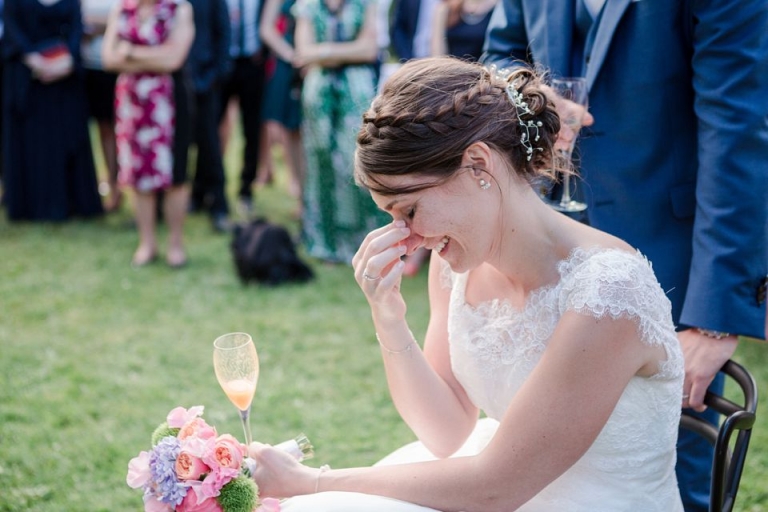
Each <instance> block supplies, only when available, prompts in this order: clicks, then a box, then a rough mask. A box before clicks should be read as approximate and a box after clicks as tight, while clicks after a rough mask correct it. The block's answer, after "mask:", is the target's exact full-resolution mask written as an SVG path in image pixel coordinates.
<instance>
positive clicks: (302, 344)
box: [0, 145, 768, 512]
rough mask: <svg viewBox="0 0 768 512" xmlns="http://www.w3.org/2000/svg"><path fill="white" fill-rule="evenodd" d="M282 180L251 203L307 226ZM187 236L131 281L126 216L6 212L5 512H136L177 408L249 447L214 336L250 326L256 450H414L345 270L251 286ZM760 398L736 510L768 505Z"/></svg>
mask: <svg viewBox="0 0 768 512" xmlns="http://www.w3.org/2000/svg"><path fill="white" fill-rule="evenodd" d="M237 148H238V146H237V145H234V146H233V148H232V151H230V154H229V156H228V167H229V169H230V171H231V170H233V169H235V168H236V166H235V165H234V164H233V159H234V158H235V157H233V156H232V154H233V153H234V151H235V150H236V149H237ZM234 181H235V180H233V179H230V185H231V187H230V188H231V190H230V192H231V193H233V192H234V188H233V187H234ZM285 181H286V179H285V173H284V172H281V173H280V174H278V179H277V181H276V183H275V184H274V185H273V186H272V187H269V188H266V189H264V190H261V191H259V192H258V194H257V201H256V205H257V210H258V211H257V213H260V214H265V215H268V216H269V217H270V218H272V219H273V220H276V221H278V222H281V223H284V224H286V225H288V226H289V227H290V228H291V230H292V231H293V232H296V230H297V225H296V222H295V221H293V220H291V212H292V211H293V209H294V206H295V203H294V202H293V200H292V199H290V198H289V197H288V195H287V193H286V192H285V189H286V186H285ZM160 231H161V234H162V235H163V236H164V234H165V228H164V227H161V228H160ZM186 235H187V244H188V251H189V258H190V265H189V266H188V267H187V268H185V269H183V270H171V269H169V268H167V266H166V265H165V264H164V263H157V264H155V265H151V266H148V267H145V268H142V269H139V270H134V269H132V268H131V267H130V265H129V261H130V257H131V254H132V252H133V250H134V248H135V244H136V233H135V230H134V228H133V227H131V225H130V213H129V209H128V208H127V207H126V208H124V209H123V211H122V212H121V213H118V214H115V215H111V216H109V217H108V218H106V219H103V220H98V221H89V222H84V221H73V222H69V223H66V224H62V225H51V224H26V223H23V224H13V225H11V224H9V223H8V222H7V221H6V220H5V216H4V215H3V216H2V220H0V351H1V352H0V354H1V355H0V512H11V511H13V512H17V511H51V512H54V511H55V512H60V511H72V512H75V511H77V512H90V511H110V512H115V511H140V510H142V505H141V493H140V492H139V491H136V490H132V489H129V488H128V487H127V485H126V483H125V476H126V470H127V464H128V461H129V460H130V458H131V457H133V456H135V455H136V454H138V452H139V451H140V450H144V449H147V448H148V447H149V439H150V434H151V432H152V430H153V429H154V428H155V426H156V425H157V424H158V423H160V422H161V421H163V419H164V418H165V415H166V414H167V412H168V411H169V410H170V409H171V408H173V407H175V406H177V405H184V406H186V407H189V406H192V405H198V404H201V405H205V406H206V418H207V419H208V420H209V422H210V423H212V424H215V425H216V426H217V428H218V430H219V432H230V433H233V434H235V435H237V436H241V427H240V423H239V419H238V415H237V412H236V411H235V409H234V408H233V406H232V405H231V404H230V403H229V402H228V401H227V399H226V398H225V396H224V394H223V393H222V391H221V390H220V389H219V386H218V384H217V382H216V378H215V376H214V373H213V367H212V342H213V340H214V338H216V337H217V336H218V335H220V334H222V333H225V332H231V331H245V332H249V333H251V334H252V335H253V338H254V340H255V342H256V346H257V348H258V350H259V354H260V358H261V377H260V382H259V387H258V390H257V394H256V398H255V400H254V404H253V410H252V420H251V424H252V429H253V434H254V438H255V439H257V440H262V441H265V442H269V443H277V442H280V441H282V440H284V439H286V438H288V437H291V436H292V435H294V434H297V433H299V432H305V433H306V434H307V435H308V436H309V437H310V439H311V440H312V441H313V442H314V445H315V450H316V454H317V456H316V458H315V459H314V460H312V461H310V464H312V465H320V464H323V463H328V464H330V465H331V466H334V467H341V466H346V465H365V464H370V463H372V462H374V461H376V460H377V459H378V458H380V457H381V456H383V455H385V454H386V453H387V452H389V451H390V450H392V449H394V448H395V447H397V446H399V445H400V444H402V443H404V442H407V441H410V440H411V439H412V435H411V434H410V432H409V431H408V430H407V428H406V427H405V426H404V425H403V424H402V422H401V421H400V420H399V417H398V416H397V413H396V411H395V410H394V408H393V406H392V405H391V403H390V401H389V397H388V394H387V390H386V386H385V382H384V374H383V371H382V368H381V363H380V354H379V349H378V346H377V343H376V340H375V337H374V334H373V329H372V326H371V320H370V313H369V310H368V308H367V306H366V303H365V300H364V298H363V295H362V293H361V292H360V291H359V289H358V288H357V286H356V284H355V282H354V279H353V277H352V272H351V269H350V268H349V267H347V266H339V265H337V266H328V265H323V264H318V263H317V262H314V261H311V263H312V265H313V268H314V270H315V272H316V274H317V277H316V279H315V280H314V281H313V282H311V283H309V284H306V285H296V286H285V287H278V288H265V287H259V286H250V287H243V286H242V285H241V284H240V283H239V281H238V279H237V277H236V274H235V271H234V267H233V265H232V259H231V255H230V252H229V237H228V236H222V235H217V234H214V233H213V232H212V230H211V227H210V225H209V223H208V221H207V219H206V218H205V217H201V216H192V217H190V219H189V221H188V223H187V226H186ZM425 285H426V275H425V273H424V272H422V274H421V275H419V276H417V277H415V278H410V279H406V280H405V281H404V283H403V293H404V294H405V296H406V298H407V299H408V302H409V310H408V315H409V319H410V322H411V325H412V328H413V331H414V333H415V334H416V336H417V338H419V339H421V338H423V333H424V330H425V328H426V321H427V312H428V308H427V303H426V290H425ZM766 354H767V352H766V348H765V347H764V346H763V345H762V344H759V343H757V342H753V341H748V340H746V341H744V342H742V343H741V346H740V348H739V350H738V353H737V359H738V360H740V361H742V362H743V363H745V364H746V366H747V367H748V368H749V369H750V370H752V372H753V373H754V374H755V376H756V378H757V380H758V382H759V383H760V387H761V389H762V390H765V389H766V386H765V384H766V383H768V356H767V355H766ZM766 399H767V397H766V394H765V393H764V395H763V397H761V406H760V407H761V409H760V411H759V413H763V415H762V416H761V417H760V421H759V423H758V425H757V427H756V429H755V435H754V436H753V442H752V448H751V450H750V453H749V457H748V460H747V469H746V472H745V475H744V480H743V483H742V487H741V491H740V496H739V500H738V504H739V506H738V507H737V508H738V509H739V510H745V511H762V510H768V488H766V486H765V484H764V482H766V481H768V419H767V418H768V404H766Z"/></svg>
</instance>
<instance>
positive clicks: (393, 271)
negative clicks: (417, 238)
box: [352, 220, 415, 321]
mask: <svg viewBox="0 0 768 512" xmlns="http://www.w3.org/2000/svg"><path fill="white" fill-rule="evenodd" d="M410 234H411V230H410V229H409V228H408V227H407V226H406V224H405V221H402V220H396V221H394V222H392V223H390V224H387V225H386V226H384V227H381V228H379V229H376V230H374V231H371V232H370V233H369V234H368V236H366V237H365V240H363V243H362V244H361V245H360V249H358V251H357V254H355V256H354V258H352V266H353V267H354V269H355V279H356V280H357V283H358V284H359V285H360V288H361V289H362V290H363V293H364V294H365V297H366V299H368V303H369V304H370V306H371V310H372V313H373V315H374V317H376V318H379V319H380V320H382V321H386V320H387V318H389V319H391V320H402V319H403V318H404V317H405V310H406V306H405V301H404V300H403V297H402V295H401V294H400V281H401V279H402V276H403V268H404V266H405V264H404V263H403V261H402V259H401V258H402V257H403V256H405V254H406V253H407V252H408V251H409V247H408V242H407V240H408V236H409V235H410ZM410 249H411V252H412V251H413V250H414V249H415V248H410Z"/></svg>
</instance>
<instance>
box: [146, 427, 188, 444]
mask: <svg viewBox="0 0 768 512" xmlns="http://www.w3.org/2000/svg"><path fill="white" fill-rule="evenodd" d="M179 430H181V429H178V428H171V427H169V426H168V422H167V421H164V422H162V423H161V424H160V425H158V426H157V428H156V429H155V431H154V432H152V446H157V443H159V442H160V440H161V439H162V438H164V437H168V436H172V437H176V436H177V435H179Z"/></svg>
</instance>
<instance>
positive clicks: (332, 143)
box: [294, 0, 383, 263]
mask: <svg viewBox="0 0 768 512" xmlns="http://www.w3.org/2000/svg"><path fill="white" fill-rule="evenodd" d="M295 16H296V55H295V57H294V63H295V65H296V66H298V67H301V68H305V73H306V75H305V77H304V85H303V89H302V97H301V102H302V115H303V121H302V122H303V126H302V141H303V143H304V151H305V158H306V165H307V173H306V177H305V182H304V212H303V217H302V230H303V241H304V243H305V246H306V249H307V252H308V253H309V255H310V256H312V257H314V258H317V259H320V260H323V261H326V262H329V263H349V262H350V261H351V260H352V256H353V255H354V254H355V250H356V248H357V246H358V245H359V244H360V242H361V241H362V240H363V238H364V237H365V234H366V233H367V232H368V231H370V230H371V229H372V228H373V227H375V226H377V225H381V223H382V221H383V219H382V216H381V215H380V214H379V212H377V210H376V206H375V205H374V204H373V202H372V201H371V200H370V198H369V197H367V196H366V195H365V194H364V193H363V192H362V191H361V190H360V189H359V188H357V187H356V186H355V184H354V182H353V180H352V170H353V167H354V162H353V159H354V152H355V146H354V129H355V128H354V127H355V126H356V124H357V122H358V119H359V117H360V112H361V110H362V109H363V108H365V106H366V105H369V104H370V103H371V100H372V99H373V96H374V94H375V87H376V71H375V63H376V58H377V55H378V46H377V44H376V4H375V2H373V1H371V0H299V2H298V3H297V4H296V6H295Z"/></svg>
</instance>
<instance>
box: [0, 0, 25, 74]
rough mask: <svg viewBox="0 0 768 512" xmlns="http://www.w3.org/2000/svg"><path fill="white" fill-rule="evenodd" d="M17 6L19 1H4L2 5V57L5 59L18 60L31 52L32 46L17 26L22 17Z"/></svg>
mask: <svg viewBox="0 0 768 512" xmlns="http://www.w3.org/2000/svg"><path fill="white" fill-rule="evenodd" d="M19 4H20V0H5V2H4V4H3V12H2V16H3V26H4V36H3V57H4V58H6V59H10V58H16V59H18V58H21V57H22V56H23V55H24V54H27V53H31V52H32V44H31V43H30V42H29V39H28V38H27V34H26V33H24V31H23V30H22V29H21V27H20V26H19V20H20V19H21V16H22V12H21V11H22V10H21V9H20V5H19Z"/></svg>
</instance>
